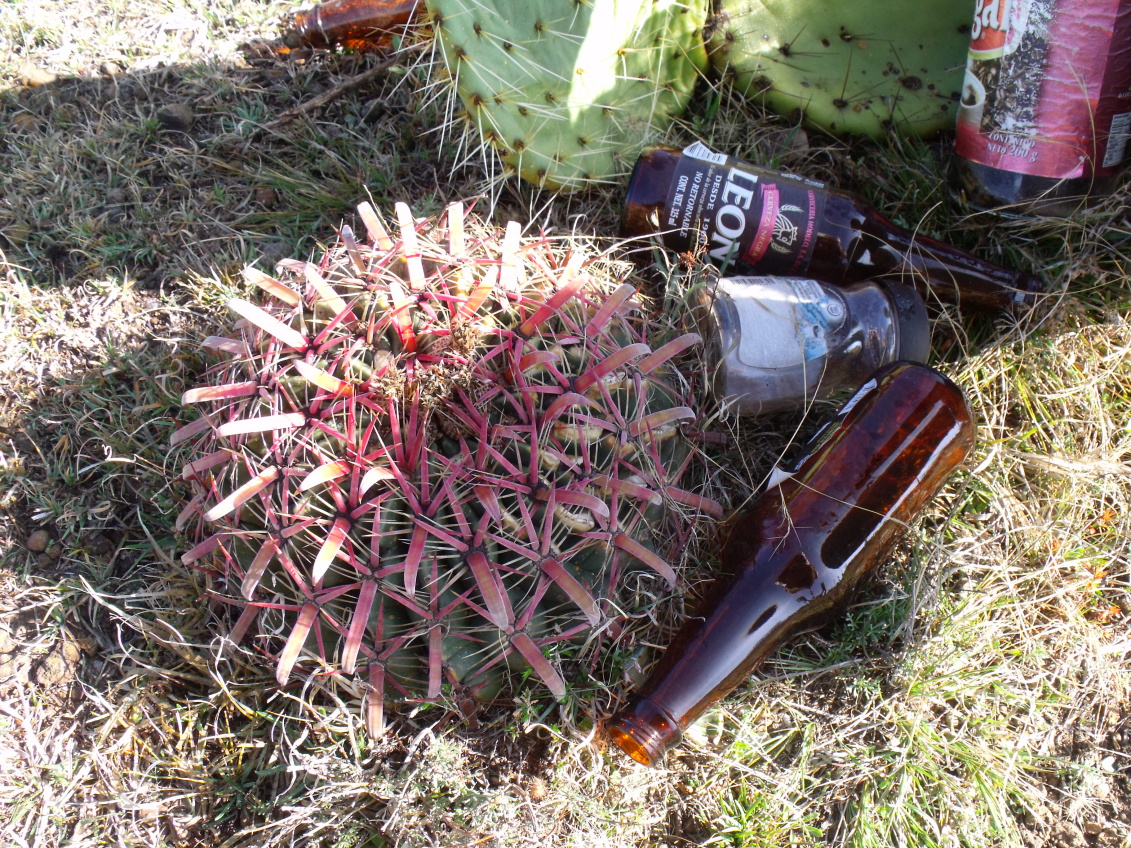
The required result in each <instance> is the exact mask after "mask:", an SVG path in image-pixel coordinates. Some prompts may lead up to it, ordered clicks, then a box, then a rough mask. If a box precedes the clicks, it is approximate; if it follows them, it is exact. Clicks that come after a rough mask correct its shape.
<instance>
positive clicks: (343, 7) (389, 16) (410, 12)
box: [291, 0, 424, 52]
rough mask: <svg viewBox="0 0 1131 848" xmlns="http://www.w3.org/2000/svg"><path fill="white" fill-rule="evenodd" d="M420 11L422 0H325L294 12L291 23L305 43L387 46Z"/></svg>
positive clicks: (325, 46)
mask: <svg viewBox="0 0 1131 848" xmlns="http://www.w3.org/2000/svg"><path fill="white" fill-rule="evenodd" d="M418 7H419V11H423V9H424V3H423V0H327V2H325V3H320V4H318V5H317V6H314V7H312V8H310V9H303V10H302V11H299V12H295V14H294V17H293V19H292V21H291V26H292V28H293V29H294V31H295V33H296V34H297V35H298V38H299V41H301V43H302V44H303V45H304V46H305V47H313V48H316V49H319V50H327V49H330V48H332V47H343V48H346V49H348V50H356V51H358V52H366V51H374V50H386V49H389V48H391V47H392V44H393V37H394V36H396V35H401V34H403V33H404V29H405V26H406V25H408V24H409V23H411V22H412V21H413V19H414V18H415V17H416V15H417V13H418Z"/></svg>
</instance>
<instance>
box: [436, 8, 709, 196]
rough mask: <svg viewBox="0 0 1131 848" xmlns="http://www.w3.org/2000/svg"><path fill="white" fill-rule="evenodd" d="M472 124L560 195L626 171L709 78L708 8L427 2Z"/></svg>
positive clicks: (516, 166)
mask: <svg viewBox="0 0 1131 848" xmlns="http://www.w3.org/2000/svg"><path fill="white" fill-rule="evenodd" d="M427 8H428V13H429V17H430V22H431V24H432V29H433V31H434V33H435V38H436V40H437V43H438V45H439V49H440V52H441V55H442V56H443V59H444V64H445V66H446V68H447V69H448V72H449V73H450V74H451V77H452V79H453V81H454V83H455V87H456V91H457V92H458V94H459V97H460V99H461V100H462V102H463V105H464V107H465V109H466V113H467V117H468V119H469V121H470V124H471V125H472V126H473V127H474V128H475V129H476V130H477V131H478V133H479V135H480V136H481V137H482V139H483V140H484V141H485V142H486V143H488V144H490V145H492V146H494V147H495V148H497V149H498V151H499V153H500V154H501V155H502V158H503V160H504V162H506V164H507V165H508V166H510V167H511V168H512V169H513V170H514V171H516V172H517V173H519V174H520V175H521V176H522V177H523V178H524V179H526V180H528V181H530V182H533V183H536V184H538V185H541V186H546V187H549V188H553V189H559V190H571V189H577V188H581V187H583V186H587V185H590V184H592V183H596V182H608V181H610V180H612V179H614V178H616V177H619V176H622V175H624V174H626V173H627V171H628V170H629V169H630V168H631V166H632V163H633V162H634V161H635V160H636V157H637V156H638V154H639V153H640V151H641V149H642V148H643V147H644V146H645V145H647V144H648V143H650V142H654V141H655V140H656V138H657V137H658V135H659V133H661V132H662V131H663V130H664V128H666V127H667V125H668V124H669V123H670V122H671V120H672V118H673V117H675V116H677V115H679V114H680V113H681V112H682V111H683V110H684V109H685V108H686V106H687V103H688V100H689V99H690V97H691V93H692V90H693V89H694V87H695V83H696V81H697V80H698V79H699V77H700V75H701V74H702V73H704V72H705V71H706V69H707V54H706V47H705V44H704V42H703V26H704V23H705V21H706V2H705V0H645V2H643V3H641V2H639V0H636V2H626V1H625V0H596V1H595V2H578V0H537V2H529V0H476V2H467V0H427Z"/></svg>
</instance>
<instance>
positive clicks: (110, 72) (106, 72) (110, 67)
mask: <svg viewBox="0 0 1131 848" xmlns="http://www.w3.org/2000/svg"><path fill="white" fill-rule="evenodd" d="M98 72H99V73H100V74H102V76H104V77H116V76H118V74H120V73H121V72H122V66H121V65H119V64H118V63H117V62H102V63H101V64H100V65H99V66H98Z"/></svg>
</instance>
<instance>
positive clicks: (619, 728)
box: [605, 698, 683, 766]
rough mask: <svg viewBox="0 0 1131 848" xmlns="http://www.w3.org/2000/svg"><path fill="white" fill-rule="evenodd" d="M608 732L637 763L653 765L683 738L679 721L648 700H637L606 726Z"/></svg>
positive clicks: (618, 745)
mask: <svg viewBox="0 0 1131 848" xmlns="http://www.w3.org/2000/svg"><path fill="white" fill-rule="evenodd" d="M605 732H606V733H607V734H608V736H609V738H610V739H612V741H613V742H614V743H615V744H616V745H617V747H619V748H620V749H621V750H622V751H624V752H625V753H626V754H628V755H629V756H630V757H632V759H634V760H636V762H638V763H643V764H644V765H646V766H654V765H656V764H658V763H659V762H660V760H662V759H663V757H664V754H665V753H666V752H667V751H668V749H669V748H672V747H674V746H675V745H677V744H679V741H680V739H681V738H682V736H683V731H682V730H681V729H680V726H679V722H677V721H676V720H675V719H674V718H672V717H671V716H670V715H669V714H668V713H667V712H666V711H665V710H664V709H663V708H662V707H660V706H659V705H658V704H655V703H653V702H652V701H651V700H649V699H648V698H636V699H635V700H634V701H632V703H630V704H629V705H628V706H627V707H625V708H624V709H623V710H621V711H620V712H619V713H617V714H616V715H615V716H613V718H611V719H610V720H609V721H608V722H607V723H606V724H605Z"/></svg>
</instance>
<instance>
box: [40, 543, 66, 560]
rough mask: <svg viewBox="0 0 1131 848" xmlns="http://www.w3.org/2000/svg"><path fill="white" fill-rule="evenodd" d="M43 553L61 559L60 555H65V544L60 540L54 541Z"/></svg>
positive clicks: (51, 557)
mask: <svg viewBox="0 0 1131 848" xmlns="http://www.w3.org/2000/svg"><path fill="white" fill-rule="evenodd" d="M43 553H44V554H46V555H47V557H48V558H49V559H53V560H55V559H59V557H61V556H62V555H63V546H62V545H60V544H59V543H58V542H52V543H51V544H50V545H48V546H47V550H45V551H44V552H43Z"/></svg>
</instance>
